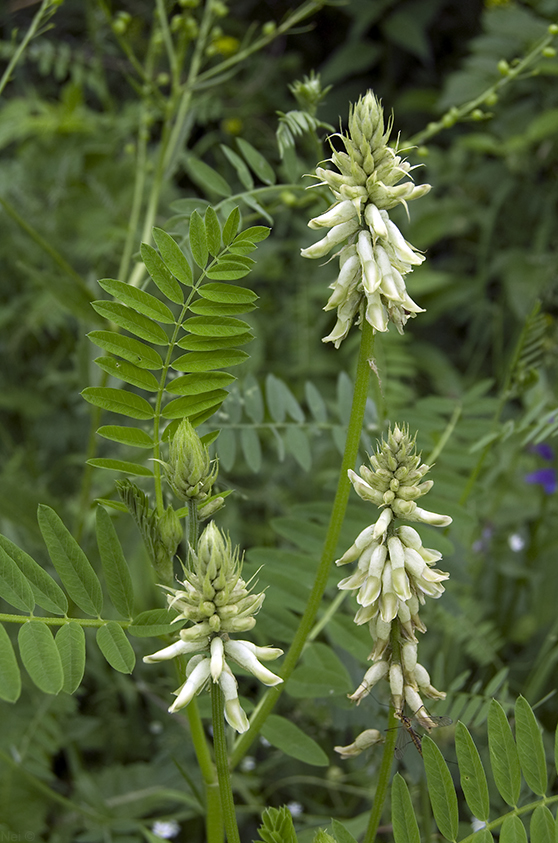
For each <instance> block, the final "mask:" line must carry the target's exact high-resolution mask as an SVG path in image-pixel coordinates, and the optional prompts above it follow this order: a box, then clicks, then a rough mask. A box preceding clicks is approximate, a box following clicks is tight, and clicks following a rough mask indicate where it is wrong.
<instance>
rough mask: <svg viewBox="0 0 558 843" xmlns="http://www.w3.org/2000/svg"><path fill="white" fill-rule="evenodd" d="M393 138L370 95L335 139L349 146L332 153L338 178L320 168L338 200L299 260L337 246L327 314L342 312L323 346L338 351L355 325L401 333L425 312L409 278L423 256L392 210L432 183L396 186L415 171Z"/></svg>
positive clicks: (313, 223)
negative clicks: (412, 292)
mask: <svg viewBox="0 0 558 843" xmlns="http://www.w3.org/2000/svg"><path fill="white" fill-rule="evenodd" d="M390 132H391V124H390V125H388V126H387V128H386V127H385V125H384V116H383V110H382V107H381V105H380V103H379V101H378V100H377V99H376V97H375V96H374V94H373V93H372V91H368V92H367V93H366V95H365V96H364V97H361V98H360V99H359V101H358V102H357V103H356V105H354V106H353V107H352V108H351V111H350V115H349V134H348V135H342V134H338V135H335V136H334V137H339V138H341V141H342V143H343V145H344V147H345V150H344V151H338V150H335V149H333V152H332V155H331V158H330V159H329V161H331V163H332V164H333V165H334V166H335V167H336V168H337V170H338V171H339V172H336V171H334V170H328V169H324V168H323V167H318V168H317V169H316V176H317V178H318V179H320V184H323V185H327V186H328V187H329V189H330V190H331V192H332V193H333V195H334V197H335V200H336V201H335V202H334V203H333V205H331V207H330V208H329V209H328V210H327V211H326V212H325V213H324V214H321V215H320V216H318V217H315V218H314V219H312V220H310V222H309V223H308V225H309V227H310V228H318V229H319V228H329V229H330V231H329V232H328V234H327V235H326V236H325V237H324V238H323V239H322V240H319V241H318V242H317V243H314V244H313V245H312V246H309V247H308V248H306V249H303V250H302V256H303V257H307V258H321V257H325V255H327V254H328V253H329V252H330V251H331V249H333V248H334V247H339V250H338V251H337V252H336V256H339V274H338V277H337V279H336V280H335V281H334V282H333V283H332V284H331V285H330V287H331V289H333V293H332V295H331V296H330V299H329V301H328V303H327V304H326V306H325V308H324V310H332V309H333V308H337V323H336V325H335V327H334V329H333V331H332V332H331V334H329V335H328V336H327V337H324V340H323V341H324V342H333V343H335V347H336V348H338V347H339V345H340V344H341V342H342V341H343V340H344V339H345V337H346V336H347V334H348V333H349V330H350V328H351V325H352V324H353V322H354V321H355V320H358V322H359V323H360V322H361V321H362V319H366V320H367V321H368V322H369V323H370V325H372V327H373V328H374V329H375V330H377V331H387V329H388V323H389V322H390V321H391V322H393V323H394V324H395V326H396V327H397V329H398V331H399V332H400V333H402V332H403V326H404V325H405V323H406V322H407V320H408V319H409V318H410V317H412V316H415V315H416V314H417V313H419V312H420V311H421V310H422V308H420V307H419V306H418V305H417V304H416V303H415V302H414V301H413V300H412V299H411V298H410V297H409V295H408V294H407V290H406V287H405V281H404V276H405V275H406V274H407V273H409V272H410V271H411V270H412V269H413V267H414V266H418V265H419V264H421V263H422V262H423V260H424V256H423V255H420V254H419V253H418V252H417V250H416V249H414V248H413V246H411V244H410V243H408V242H407V241H406V240H405V239H404V237H403V235H402V234H401V232H400V231H399V229H398V228H397V226H396V225H395V224H394V223H393V222H392V221H391V220H390V218H389V215H388V211H389V210H390V209H391V208H394V207H395V206H396V205H399V204H403V205H405V207H406V206H407V202H409V201H411V200H412V199H417V198H419V197H420V196H424V194H425V193H427V192H428V191H429V190H430V185H427V184H424V185H420V186H417V185H415V184H414V183H413V182H412V181H406V182H404V183H403V184H399V183H398V182H400V181H401V179H402V178H404V177H407V176H410V172H411V170H412V169H414V168H413V167H411V165H410V164H409V163H408V162H407V161H405V160H404V159H402V158H401V157H400V156H399V155H398V154H397V150H396V149H393V148H392V147H390V146H388V139H389V135H390Z"/></svg>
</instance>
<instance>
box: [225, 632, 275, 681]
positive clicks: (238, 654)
mask: <svg viewBox="0 0 558 843" xmlns="http://www.w3.org/2000/svg"><path fill="white" fill-rule="evenodd" d="M247 643H248V642H245V641H232V640H229V641H227V642H226V643H225V652H226V654H227V655H228V656H230V657H231V658H232V659H234V660H235V662H236V663H237V664H239V665H240V666H241V667H243V668H245V669H246V670H249V671H250V673H253V674H254V676H255V677H256V678H257V679H259V680H260V682H263V684H264V685H280V684H281V682H282V681H283V680H282V679H281V678H280V677H279V676H276V675H275V674H274V673H272V672H271V670H268V669H267V667H264V666H263V664H261V662H260V661H258V659H257V657H256V655H255V653H254V652H253V651H252V650H251V649H250V648H249V647H247V646H246V644H247ZM281 652H282V651H281V650H279V652H278V654H277V655H280V654H281Z"/></svg>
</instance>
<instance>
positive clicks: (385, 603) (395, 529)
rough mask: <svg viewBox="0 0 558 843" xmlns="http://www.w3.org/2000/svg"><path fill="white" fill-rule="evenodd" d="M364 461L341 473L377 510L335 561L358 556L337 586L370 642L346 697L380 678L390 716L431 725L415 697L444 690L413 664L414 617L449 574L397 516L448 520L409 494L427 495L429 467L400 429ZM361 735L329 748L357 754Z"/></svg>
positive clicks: (358, 695) (357, 696) (357, 695)
mask: <svg viewBox="0 0 558 843" xmlns="http://www.w3.org/2000/svg"><path fill="white" fill-rule="evenodd" d="M370 465H371V468H369V467H368V466H361V468H360V474H356V473H355V472H354V471H349V472H348V475H349V479H350V481H351V483H352V484H353V486H354V489H355V491H356V493H357V494H358V495H359V496H360V497H361V498H363V500H365V501H370V502H372V503H374V504H375V505H376V506H379V507H381V508H382V511H381V513H380V516H379V518H378V519H377V521H376V522H375V524H371V525H370V526H368V527H366V529H364V530H362V532H361V533H359V535H358V536H357V538H356V539H355V542H354V544H353V545H352V546H351V547H350V548H349V550H347V551H346V552H345V553H344V554H343V556H342V557H341V558H340V559H338V560H337V563H336V564H337V565H345V564H347V563H349V562H356V561H357V560H358V564H357V569H356V571H355V572H354V573H353V574H352V575H351V576H349V577H345V578H344V579H342V580H341V581H340V582H339V585H338V587H339V588H340V589H342V590H349V591H352V592H353V593H356V600H357V603H358V604H359V606H360V608H359V610H358V611H357V613H356V615H355V623H357V624H364V623H368V625H369V630H370V634H371V636H372V638H373V639H374V648H373V650H372V653H371V654H370V657H369V658H370V660H371V661H372V666H371V667H370V668H369V669H368V670H367V671H366V673H365V675H364V678H363V680H362V682H361V684H360V685H359V687H358V688H357V689H356V691H355V692H354V693H353V694H351V695H350V696H349V699H351V700H354V701H355V702H356V703H357V704H358V703H360V701H361V700H362V699H363V698H364V697H365V696H366V695H367V694H368V693H370V689H371V688H372V687H373V686H374V685H375V684H376V683H377V682H380V681H381V680H383V679H387V680H388V681H389V685H390V691H391V701H392V705H393V706H394V708H395V712H396V714H397V715H398V716H399V715H401V716H403V715H404V708H405V705H407V706H408V707H409V709H410V710H411V712H412V713H413V714H415V715H416V717H417V720H418V722H419V723H420V724H421V725H422V726H423V727H424V728H425V729H428V730H430V729H431V728H433V727H434V726H435V725H437V724H436V722H435V720H433V719H432V718H431V717H430V716H429V714H428V712H427V711H426V709H425V708H424V703H423V700H422V696H421V695H424V696H425V697H429V698H430V699H443V698H444V697H445V694H444V693H443V692H442V691H437V690H436V688H434V687H433V685H432V684H431V682H430V676H429V675H428V671H427V670H426V669H425V668H424V667H423V666H422V665H421V664H419V663H418V661H417V643H418V642H417V638H416V635H415V632H417V631H418V632H425V631H426V627H425V626H424V624H423V623H422V621H421V620H420V618H419V615H418V612H419V608H420V605H421V604H423V603H424V602H425V595H426V596H429V597H434V598H437V597H440V595H441V594H442V592H443V591H444V587H443V585H441V583H442V582H443V581H444V580H447V579H448V577H449V574H446V573H444V572H443V571H439V570H437V569H435V568H433V565H435V564H436V562H438V561H439V560H440V559H441V558H442V554H441V553H439V552H438V551H437V550H431V549H429V548H425V547H423V545H422V540H421V538H420V535H419V533H418V532H417V531H416V530H415V529H414V528H413V527H409V526H407V525H398V524H397V520H398V519H399V518H401V517H403V518H405V519H407V520H412V521H421V522H423V523H426V524H430V525H434V526H438V527H445V526H447V525H448V524H450V523H451V518H450V517H449V516H447V515H437V514H435V513H432V512H427V511H426V510H424V509H421V508H419V507H418V506H417V505H416V503H415V499H416V498H419V497H421V496H423V495H425V494H427V492H428V491H429V490H430V489H431V487H432V483H431V481H424V480H423V477H424V475H425V474H426V473H427V471H428V470H429V466H427V465H424V464H422V463H421V461H420V456H419V455H417V454H416V453H415V443H414V440H413V439H411V437H410V436H409V431H408V430H407V429H406V428H399V427H398V426H395V427H394V428H393V429H392V430H390V431H389V433H388V436H387V440H386V441H383V442H382V443H381V444H380V446H379V447H378V449H377V451H376V453H375V454H373V455H372V456H371V457H370ZM368 731H374V730H368ZM366 734H367V733H366V732H364V733H363V735H366ZM363 735H361V736H359V738H357V739H356V741H355V742H354V743H353V744H350V745H349V746H348V747H336V748H335V749H336V751H337V752H339V753H340V754H341V756H342V757H343V758H349V757H352V756H353V755H358V754H359V752H361V751H362V750H363V749H365V748H367V747H368V746H370V745H372V744H371V743H370V744H369V743H367V740H368V738H367V737H363Z"/></svg>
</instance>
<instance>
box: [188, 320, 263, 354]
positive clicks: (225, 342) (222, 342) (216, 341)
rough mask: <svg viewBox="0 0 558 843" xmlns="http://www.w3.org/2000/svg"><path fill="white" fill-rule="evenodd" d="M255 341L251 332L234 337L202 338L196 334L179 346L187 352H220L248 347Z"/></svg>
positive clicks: (189, 335) (190, 335)
mask: <svg viewBox="0 0 558 843" xmlns="http://www.w3.org/2000/svg"><path fill="white" fill-rule="evenodd" d="M209 318H211V317H209ZM253 339H254V334H252V333H250V331H245V332H244V333H243V334H237V335H236V336H234V337H201V336H196V335H195V334H188V336H187V337H184V338H183V339H181V340H180V342H179V343H177V345H179V346H180V348H183V349H184V350H185V351H219V350H220V349H222V348H235V347H237V346H240V345H247V343H249V342H252V340H253Z"/></svg>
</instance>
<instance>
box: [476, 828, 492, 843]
mask: <svg viewBox="0 0 558 843" xmlns="http://www.w3.org/2000/svg"><path fill="white" fill-rule="evenodd" d="M474 840H475V843H494V838H493V836H492V832H491V831H490V829H489V828H486V827H485V828H481V829H480V830H479V831H477V832H476V833H475V837H474Z"/></svg>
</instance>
